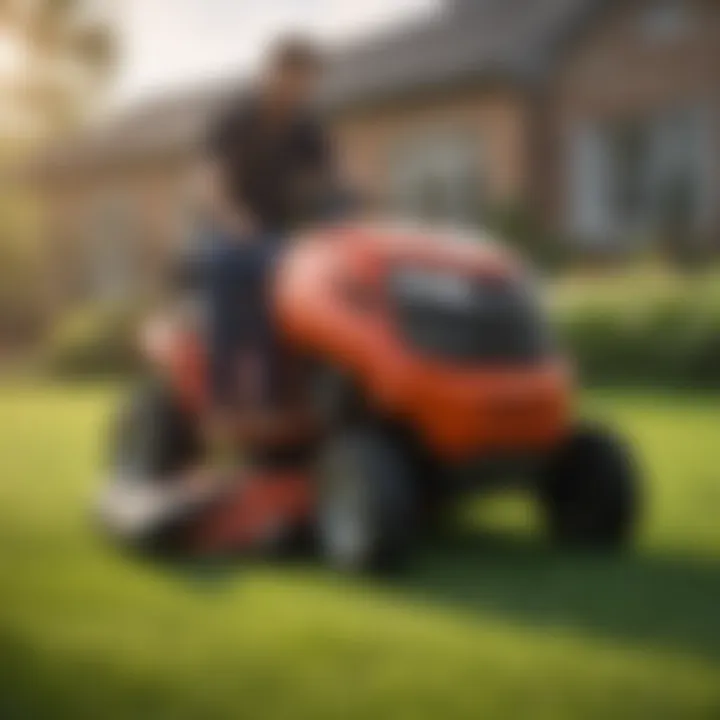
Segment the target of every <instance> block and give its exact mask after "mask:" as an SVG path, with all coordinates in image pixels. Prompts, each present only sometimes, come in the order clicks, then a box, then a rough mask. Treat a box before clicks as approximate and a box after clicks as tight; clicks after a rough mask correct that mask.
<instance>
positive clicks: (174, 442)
mask: <svg viewBox="0 0 720 720" xmlns="http://www.w3.org/2000/svg"><path fill="white" fill-rule="evenodd" d="M201 449H202V448H201V441H200V437H199V432H198V430H197V427H196V424H195V423H194V422H193V421H192V418H191V417H189V415H188V414H187V413H186V412H185V411H184V410H183V409H182V408H180V407H179V405H178V403H177V401H176V399H175V398H174V397H173V395H172V393H171V392H170V391H169V389H168V388H166V387H165V386H164V385H163V384H162V383H160V382H148V383H147V384H144V385H141V386H140V387H138V388H137V390H135V392H134V394H133V395H132V397H131V398H130V400H129V401H128V403H127V404H126V405H125V407H124V408H122V409H121V411H120V413H119V416H118V420H117V422H116V425H115V428H114V430H113V434H112V437H111V463H112V471H113V473H114V474H115V475H116V476H119V477H126V478H135V479H139V480H143V481H152V482H164V481H171V480H172V479H173V477H175V476H176V475H177V474H178V473H179V472H180V471H182V470H184V469H186V468H188V467H190V466H191V465H192V464H193V463H194V462H196V461H197V460H198V458H199V457H200V455H201Z"/></svg>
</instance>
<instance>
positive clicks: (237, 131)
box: [199, 110, 255, 236]
mask: <svg viewBox="0 0 720 720" xmlns="http://www.w3.org/2000/svg"><path fill="white" fill-rule="evenodd" d="M245 124H246V117H245V114H244V113H243V112H239V111H237V110H234V111H229V112H228V111H226V112H224V113H223V114H221V115H220V117H219V118H218V119H217V120H216V121H215V122H214V123H212V124H211V126H210V132H209V133H208V137H207V140H206V146H205V157H204V160H203V163H202V165H201V167H200V172H199V190H200V200H201V203H202V205H203V207H204V208H205V210H206V212H207V213H208V215H209V217H210V218H211V219H212V221H213V222H214V223H215V225H216V226H217V227H218V228H220V229H222V230H225V231H227V232H228V233H230V234H232V235H236V236H244V235H247V234H248V233H249V232H252V230H253V228H254V226H255V219H254V218H253V217H252V213H250V211H249V210H248V209H247V208H246V207H244V206H243V203H242V201H241V200H240V199H238V198H237V197H235V196H234V195H233V196H231V194H230V181H229V178H228V174H229V164H230V163H231V162H232V163H237V162H238V149H237V148H238V144H239V143H240V142H241V140H242V138H241V137H240V136H241V134H242V133H243V131H244V127H243V126H244V125H245ZM240 160H241V158H240Z"/></svg>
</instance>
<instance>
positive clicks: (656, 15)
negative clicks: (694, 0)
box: [641, 0, 690, 42]
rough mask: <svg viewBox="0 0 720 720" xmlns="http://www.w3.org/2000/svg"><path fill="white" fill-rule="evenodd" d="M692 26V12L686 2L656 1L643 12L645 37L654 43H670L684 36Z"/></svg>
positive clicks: (682, 0)
mask: <svg viewBox="0 0 720 720" xmlns="http://www.w3.org/2000/svg"><path fill="white" fill-rule="evenodd" d="M689 26H690V11H689V9H688V6H687V4H686V2H685V1H684V0H656V2H653V3H651V4H650V5H649V6H648V7H647V8H646V9H645V11H644V12H643V14H642V17H641V27H642V32H643V35H644V36H645V37H646V38H647V39H648V40H651V41H652V42H668V41H671V40H675V39H677V38H678V37H681V36H682V35H684V34H685V33H686V32H687V30H688V28H689Z"/></svg>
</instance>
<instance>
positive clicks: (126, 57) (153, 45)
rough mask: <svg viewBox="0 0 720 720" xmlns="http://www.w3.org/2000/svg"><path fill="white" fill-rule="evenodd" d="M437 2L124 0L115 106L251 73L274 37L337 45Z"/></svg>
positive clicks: (364, 0)
mask: <svg viewBox="0 0 720 720" xmlns="http://www.w3.org/2000/svg"><path fill="white" fill-rule="evenodd" d="M439 1H440V0H123V2H122V5H121V8H122V9H121V10H120V11H119V13H120V14H119V29H120V36H121V42H122V46H123V61H122V65H121V68H120V72H119V76H118V78H117V82H116V85H115V87H114V89H113V104H114V105H125V104H128V103H131V102H133V101H136V100H138V99H140V98H143V97H146V96H148V95H152V94H154V93H157V92H158V91H165V92H167V91H168V90H172V89H174V88H178V87H182V86H188V85H194V84H198V83H202V82H203V81H206V80H212V79H217V78H219V77H227V76H231V75H232V74H237V75H241V74H242V73H243V72H246V71H251V70H252V68H253V66H254V64H255V63H256V62H257V59H258V57H259V56H260V55H261V53H262V49H263V47H265V46H266V44H267V43H268V41H269V40H270V39H272V37H273V36H275V35H277V34H278V33H280V32H283V31H287V30H302V31H304V32H308V33H311V34H313V35H315V36H317V37H318V38H322V39H325V40H329V41H339V40H342V39H346V38H348V37H352V36H354V35H358V34H362V33H364V32H368V31H370V30H372V29H375V28H377V27H379V26H382V25H388V24H392V23H393V22H398V21H401V20H402V19H403V18H404V17H407V16H408V15H412V14H417V13H418V11H419V12H424V11H426V10H427V9H429V8H432V7H434V6H436V5H437V3H438V2H439Z"/></svg>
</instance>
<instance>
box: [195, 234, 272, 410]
mask: <svg viewBox="0 0 720 720" xmlns="http://www.w3.org/2000/svg"><path fill="white" fill-rule="evenodd" d="M280 250H281V240H280V238H279V237H278V236H276V235H271V234H266V235H259V236H258V237H252V238H243V239H238V238H233V237H228V236H227V235H223V234H221V233H213V234H212V236H211V238H210V239H209V240H206V242H205V243H204V246H203V249H202V251H201V265H202V278H203V281H202V291H203V294H204V295H205V298H206V301H207V304H208V311H209V312H208V314H209V318H208V329H209V333H208V345H209V374H210V377H209V380H210V388H211V393H212V401H213V404H214V406H215V407H223V406H224V407H228V406H233V405H234V404H236V403H244V404H247V403H249V404H251V405H254V406H259V407H262V406H266V405H271V404H273V403H274V402H275V401H276V400H277V399H278V398H277V395H278V393H279V392H280V385H281V383H282V378H281V376H282V369H283V368H282V366H283V353H282V349H281V344H280V342H279V339H278V336H277V333H276V331H275V321H274V318H273V316H272V308H271V301H270V289H271V282H272V276H273V272H274V268H275V264H276V260H277V258H278V255H279V253H280Z"/></svg>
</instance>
